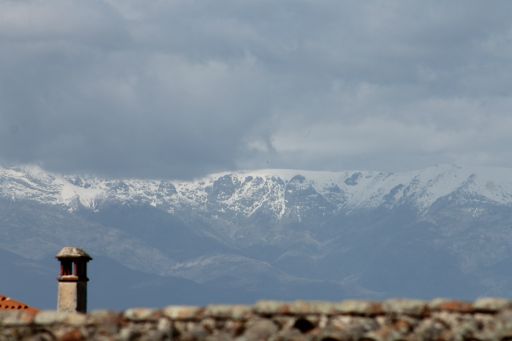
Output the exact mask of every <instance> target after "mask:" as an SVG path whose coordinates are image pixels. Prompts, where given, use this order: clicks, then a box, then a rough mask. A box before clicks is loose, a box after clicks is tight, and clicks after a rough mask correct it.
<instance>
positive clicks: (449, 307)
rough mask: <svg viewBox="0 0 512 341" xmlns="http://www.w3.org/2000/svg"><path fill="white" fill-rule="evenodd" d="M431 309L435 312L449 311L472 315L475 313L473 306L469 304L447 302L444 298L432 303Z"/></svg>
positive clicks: (453, 301)
mask: <svg viewBox="0 0 512 341" xmlns="http://www.w3.org/2000/svg"><path fill="white" fill-rule="evenodd" d="M429 308H430V310H433V311H448V312H453V313H463V314H470V313H473V312H475V308H474V307H473V305H472V304H470V303H468V302H462V301H455V300H447V299H442V298H441V299H435V300H433V301H431V302H430V304H429Z"/></svg>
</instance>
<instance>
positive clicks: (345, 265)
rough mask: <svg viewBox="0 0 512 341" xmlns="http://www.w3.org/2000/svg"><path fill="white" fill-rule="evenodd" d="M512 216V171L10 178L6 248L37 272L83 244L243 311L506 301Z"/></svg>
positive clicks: (2, 229) (10, 170) (18, 174)
mask: <svg viewBox="0 0 512 341" xmlns="http://www.w3.org/2000/svg"><path fill="white" fill-rule="evenodd" d="M511 211H512V169H501V168H466V167H460V166H455V165H439V166H435V167H430V168H426V169H422V170H418V171H408V172H398V173H387V172H374V171H342V172H316V171H301V170H257V171H236V172H223V173H217V174H211V175H209V176H206V177H204V178H201V179H196V180H194V181H178V180H176V181H174V180H145V179H108V178H98V177H93V176H79V175H59V174H53V173H50V172H46V171H44V170H42V169H41V168H39V167H35V166H23V167H4V168H0V212H2V214H1V215H0V224H1V225H0V236H1V237H2V238H1V239H0V250H3V251H5V252H9V253H10V254H11V253H12V254H14V255H15V256H16V257H21V259H30V260H31V261H35V262H39V261H40V260H42V259H44V258H45V257H48V255H50V254H51V253H52V252H55V250H58V249H59V247H60V246H62V245H63V244H66V243H74V244H79V246H83V247H86V248H89V250H91V253H95V254H97V255H99V256H100V257H106V259H110V260H112V261H114V262H116V264H120V265H121V266H123V267H126V268H128V269H130V271H136V272H143V273H146V274H150V275H154V276H157V278H164V279H165V278H166V279H169V278H181V279H185V280H190V281H192V282H194V283H196V284H197V285H207V286H209V287H210V288H211V287H216V286H218V287H219V288H221V289H222V288H229V290H231V292H232V293H236V295H238V296H236V295H235V296H236V297H235V296H233V297H232V299H233V300H234V301H244V300H245V301H247V300H251V299H253V298H254V299H256V298H265V297H267V298H268V297H273V298H294V297H295V298H300V297H301V298H308V297H311V298H322V297H326V298H333V299H334V298H338V296H339V298H341V297H343V296H365V297H366V296H371V297H383V296H404V295H405V296H407V295H414V296H430V295H434V296H438V295H450V294H451V296H459V297H460V296H462V297H472V296H478V295H485V294H500V295H505V294H507V292H510V289H512V281H510V279H512V272H510V271H509V270H508V269H505V267H506V266H508V262H509V260H508V259H512V258H511V257H510V256H512V248H511V246H512V230H511V226H512V214H511V213H512V212H511ZM502 266H503V268H502ZM508 268H510V267H508ZM467 281H470V282H467ZM468 283H469V284H468ZM203 289H204V288H203ZM203 289H201V290H203ZM237 290H238V291H237ZM317 294H318V295H317ZM219 295H220V296H222V294H219ZM228 296H229V295H228ZM208 300H210V301H211V300H212V298H206V301H208ZM169 303H171V302H169ZM114 304H116V303H114Z"/></svg>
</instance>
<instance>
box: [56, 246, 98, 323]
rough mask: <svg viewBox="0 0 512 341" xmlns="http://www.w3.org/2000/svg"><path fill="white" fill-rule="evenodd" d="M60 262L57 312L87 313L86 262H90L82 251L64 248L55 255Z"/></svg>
mask: <svg viewBox="0 0 512 341" xmlns="http://www.w3.org/2000/svg"><path fill="white" fill-rule="evenodd" d="M56 258H57V259H58V260H59V262H60V275H59V278H58V281H59V293H58V299H57V310H58V311H64V312H79V313H86V312H87V282H88V281H89V278H87V262H89V261H90V260H92V258H91V256H89V255H88V254H87V253H86V252H85V251H84V250H82V249H79V248H76V247H69V246H67V247H65V248H63V249H62V250H60V252H59V253H58V254H57V256H56Z"/></svg>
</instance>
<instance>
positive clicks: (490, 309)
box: [473, 297, 512, 313]
mask: <svg viewBox="0 0 512 341" xmlns="http://www.w3.org/2000/svg"><path fill="white" fill-rule="evenodd" d="M473 307H474V309H475V310H476V311H478V312H487V313H495V312H497V311H500V310H504V309H512V302H510V301H508V300H505V299H500V298H490V297H486V298H480V299H478V300H476V301H475V303H474V304H473Z"/></svg>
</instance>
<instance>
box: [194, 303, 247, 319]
mask: <svg viewBox="0 0 512 341" xmlns="http://www.w3.org/2000/svg"><path fill="white" fill-rule="evenodd" d="M251 314H252V308H251V307H249V306H245V305H209V306H207V307H206V309H205V311H204V316H205V317H215V318H223V319H228V318H229V319H234V320H244V319H247V318H249V317H250V316H251Z"/></svg>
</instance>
